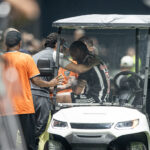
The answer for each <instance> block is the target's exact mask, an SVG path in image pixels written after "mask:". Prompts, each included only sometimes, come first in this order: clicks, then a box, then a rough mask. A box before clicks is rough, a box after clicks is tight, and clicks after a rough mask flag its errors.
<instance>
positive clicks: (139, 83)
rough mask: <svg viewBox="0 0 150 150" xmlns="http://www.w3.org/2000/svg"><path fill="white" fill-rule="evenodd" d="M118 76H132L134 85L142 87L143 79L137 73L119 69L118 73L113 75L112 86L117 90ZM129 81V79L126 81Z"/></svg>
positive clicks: (118, 87)
mask: <svg viewBox="0 0 150 150" xmlns="http://www.w3.org/2000/svg"><path fill="white" fill-rule="evenodd" d="M120 76H126V77H127V78H133V79H134V82H135V83H136V85H135V86H138V87H139V88H143V86H144V81H143V79H142V78H141V77H140V76H139V75H138V74H136V73H135V72H131V71H121V72H119V73H117V74H116V75H115V77H114V86H115V88H116V89H117V90H119V89H120V86H119V85H120V83H119V85H118V83H117V81H118V79H119V77H120ZM128 82H129V81H128Z"/></svg>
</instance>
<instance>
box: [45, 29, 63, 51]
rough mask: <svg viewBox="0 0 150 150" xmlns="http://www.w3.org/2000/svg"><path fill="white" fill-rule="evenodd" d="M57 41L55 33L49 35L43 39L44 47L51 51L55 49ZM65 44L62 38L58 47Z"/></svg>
mask: <svg viewBox="0 0 150 150" xmlns="http://www.w3.org/2000/svg"><path fill="white" fill-rule="evenodd" d="M57 39H58V34H57V33H55V32H54V33H50V34H49V35H48V36H47V37H46V39H45V44H44V46H45V47H50V48H53V49H57ZM64 43H65V40H64V39H63V38H61V39H60V45H61V46H63V44H64Z"/></svg>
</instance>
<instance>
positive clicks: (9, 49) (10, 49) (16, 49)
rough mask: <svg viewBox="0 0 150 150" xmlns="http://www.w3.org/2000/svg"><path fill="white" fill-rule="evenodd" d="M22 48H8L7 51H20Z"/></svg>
mask: <svg viewBox="0 0 150 150" xmlns="http://www.w3.org/2000/svg"><path fill="white" fill-rule="evenodd" d="M19 50H20V48H18V47H11V48H7V51H9V52H11V51H19Z"/></svg>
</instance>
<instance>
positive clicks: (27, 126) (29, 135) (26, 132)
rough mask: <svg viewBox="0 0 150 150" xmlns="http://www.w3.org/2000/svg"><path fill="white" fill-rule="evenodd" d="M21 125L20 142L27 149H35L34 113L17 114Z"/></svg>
mask: <svg viewBox="0 0 150 150" xmlns="http://www.w3.org/2000/svg"><path fill="white" fill-rule="evenodd" d="M18 116H19V121H20V125H21V129H20V133H21V137H24V138H22V142H23V143H24V141H25V144H26V147H27V150H35V118H34V114H23V115H18Z"/></svg>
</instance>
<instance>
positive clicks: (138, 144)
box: [126, 142, 148, 150]
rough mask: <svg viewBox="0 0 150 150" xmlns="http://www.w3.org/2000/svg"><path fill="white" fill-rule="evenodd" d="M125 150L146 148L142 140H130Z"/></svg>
mask: <svg viewBox="0 0 150 150" xmlns="http://www.w3.org/2000/svg"><path fill="white" fill-rule="evenodd" d="M126 150H148V149H147V148H146V146H145V144H144V143H142V142H131V143H129V144H128V145H127V148H126Z"/></svg>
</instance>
